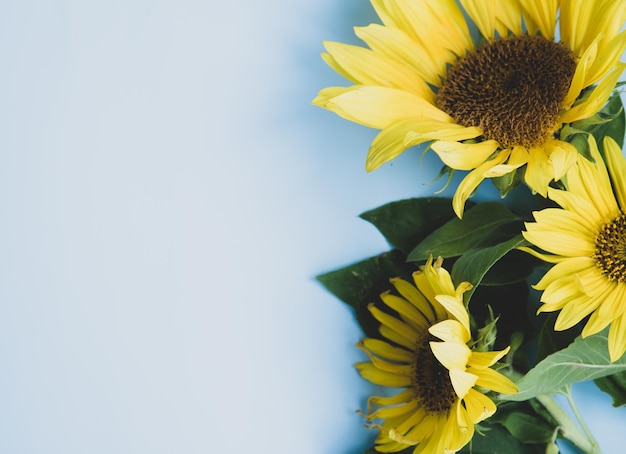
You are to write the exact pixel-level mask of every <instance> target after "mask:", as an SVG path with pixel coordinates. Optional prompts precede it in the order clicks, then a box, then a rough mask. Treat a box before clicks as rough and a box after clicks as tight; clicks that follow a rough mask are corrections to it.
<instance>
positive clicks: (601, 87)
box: [560, 62, 626, 123]
mask: <svg viewBox="0 0 626 454" xmlns="http://www.w3.org/2000/svg"><path fill="white" fill-rule="evenodd" d="M624 68H626V63H621V62H620V63H617V64H615V66H614V68H613V70H612V71H611V72H610V73H609V74H608V75H607V76H606V77H604V79H602V80H601V81H600V83H598V85H596V87H595V88H594V89H593V92H592V93H591V96H589V99H588V100H587V101H584V102H581V103H580V104H578V105H576V106H574V107H572V108H571V109H569V110H568V111H566V112H565V113H564V114H563V116H562V117H561V118H560V121H561V122H562V123H571V122H573V121H576V120H582V119H583V118H588V117H591V116H592V115H594V114H595V113H597V112H598V111H599V110H600V109H601V108H602V106H604V105H605V104H606V102H607V101H608V99H609V97H610V96H611V94H613V89H614V88H615V84H616V83H617V81H618V79H619V77H620V76H621V74H622V71H624Z"/></svg>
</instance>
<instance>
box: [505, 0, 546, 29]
mask: <svg viewBox="0 0 626 454" xmlns="http://www.w3.org/2000/svg"><path fill="white" fill-rule="evenodd" d="M553 1H554V0H553ZM496 7H497V9H496V18H497V25H496V30H497V31H498V33H499V35H500V36H506V35H507V30H510V31H511V32H513V34H514V35H515V36H519V35H521V34H522V17H523V10H522V8H521V4H520V2H518V1H512V2H502V1H500V2H497V3H496Z"/></svg>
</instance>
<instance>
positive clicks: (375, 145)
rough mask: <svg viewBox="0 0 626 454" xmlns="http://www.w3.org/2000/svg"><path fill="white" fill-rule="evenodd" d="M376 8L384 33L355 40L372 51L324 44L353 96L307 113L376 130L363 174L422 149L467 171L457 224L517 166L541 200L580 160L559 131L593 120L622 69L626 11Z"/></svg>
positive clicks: (409, 1) (491, 0)
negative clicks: (473, 199) (474, 198)
mask: <svg viewBox="0 0 626 454" xmlns="http://www.w3.org/2000/svg"><path fill="white" fill-rule="evenodd" d="M371 3H372V5H373V7H374V9H375V10H376V13H377V14H378V16H379V17H380V19H381V21H382V25H379V24H371V25H369V26H367V27H356V28H355V33H356V35H357V36H358V37H359V38H360V39H361V40H362V41H363V42H364V43H365V44H366V45H367V46H368V48H365V47H360V46H353V45H348V44H343V43H337V42H325V43H324V45H325V48H326V50H327V52H326V53H323V54H322V57H323V58H324V60H325V61H326V63H327V64H328V65H330V66H331V67H332V68H333V69H334V70H335V71H337V72H338V73H339V74H341V75H342V76H344V77H345V78H346V79H348V80H349V81H351V82H352V83H353V84H354V85H352V86H349V87H328V88H325V89H323V90H321V91H320V93H319V94H318V96H317V97H316V98H315V99H314V100H313V104H315V105H318V106H321V107H324V108H326V109H329V110H331V111H333V112H335V113H336V114H338V115H340V116H341V117H344V118H346V119H348V120H351V121H354V122H357V123H360V124H363V125H365V126H369V127H372V128H376V129H380V130H381V131H380V133H379V134H378V135H377V136H376V137H375V138H374V140H373V142H372V144H371V147H370V149H369V153H368V156H367V160H366V169H367V170H368V171H370V170H374V169H376V168H377V167H379V166H380V165H382V164H384V163H385V162H387V161H390V160H391V159H393V158H395V157H396V156H398V155H399V154H401V153H402V152H403V151H404V150H406V149H407V148H409V147H411V146H414V145H417V144H420V143H426V142H430V147H431V148H432V149H433V150H434V151H435V152H436V153H437V154H438V155H439V157H440V159H441V160H442V161H443V163H444V164H445V165H446V166H448V167H449V168H450V169H455V170H464V171H470V172H469V173H468V174H467V175H466V176H465V178H464V179H463V180H462V182H461V183H460V184H459V187H458V188H457V191H456V193H455V196H454V199H453V205H454V209H455V211H456V213H457V215H459V217H460V216H462V213H463V207H464V204H465V201H466V200H467V198H468V197H469V196H470V195H471V194H472V192H473V191H474V190H475V189H476V188H477V187H478V185H479V184H480V183H481V182H482V181H483V180H484V179H485V178H491V177H498V176H503V175H506V174H509V173H511V172H513V171H516V170H517V169H520V168H522V167H523V166H526V168H525V181H526V184H527V185H528V186H529V187H530V188H531V189H532V190H533V191H535V192H538V193H540V194H542V195H543V196H545V195H546V191H547V187H548V184H549V183H550V181H552V180H559V179H560V178H561V177H563V175H565V172H566V171H567V169H568V168H569V167H570V166H571V165H572V164H573V163H574V162H575V161H576V159H577V157H578V153H577V150H576V149H575V147H574V146H573V145H571V144H570V143H568V142H566V141H564V140H561V134H560V132H561V129H562V127H563V125H565V124H569V123H572V122H575V121H577V120H582V119H586V118H589V117H591V116H592V115H594V114H595V113H597V112H598V111H599V110H600V109H601V108H602V107H603V106H604V105H605V104H606V102H607V100H608V98H609V97H610V95H611V93H612V91H613V89H614V87H615V84H616V83H617V80H618V78H619V76H620V74H621V72H622V71H623V69H624V67H626V64H624V63H621V62H619V59H620V57H621V56H622V54H623V52H624V49H625V48H626V30H624V31H622V32H620V28H621V26H622V25H623V24H624V21H625V20H626V0H560V1H559V0H460V1H459V3H460V4H461V5H462V8H461V7H460V6H459V5H458V4H457V2H456V1H455V0H371ZM464 13H465V14H466V16H467V17H469V19H470V20H471V22H470V21H467V22H466V19H465V16H464ZM557 17H558V18H559V19H558V22H557ZM473 26H475V27H476V28H477V30H478V31H479V33H480V35H482V36H481V37H480V38H479V39H478V40H476V41H475V40H473V39H472V33H471V31H470V30H471V28H472V27H473ZM557 28H558V32H559V35H560V41H556V40H555V31H557ZM479 43H482V44H479ZM520 170H521V169H520Z"/></svg>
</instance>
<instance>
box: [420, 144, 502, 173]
mask: <svg viewBox="0 0 626 454" xmlns="http://www.w3.org/2000/svg"><path fill="white" fill-rule="evenodd" d="M498 147H499V143H498V142H496V141H495V140H485V141H484V142H479V143H459V142H450V141H444V140H439V141H437V142H434V143H433V144H432V145H431V148H432V149H433V151H434V152H435V153H437V155H438V156H439V158H440V159H441V160H442V161H443V162H444V163H445V164H446V165H447V166H448V167H451V168H453V169H457V170H472V169H475V168H476V167H478V166H480V165H481V164H482V163H484V162H485V161H486V160H487V159H489V157H490V156H491V155H492V154H493V153H494V152H495V151H496V150H497V149H498Z"/></svg>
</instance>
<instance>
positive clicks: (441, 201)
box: [360, 197, 473, 254]
mask: <svg viewBox="0 0 626 454" xmlns="http://www.w3.org/2000/svg"><path fill="white" fill-rule="evenodd" d="M469 206H473V203H471V204H470V205H469ZM360 217H361V218H362V219H365V220H366V221H368V222H370V223H371V224H373V225H374V226H375V227H376V228H377V229H378V230H379V231H380V233H382V234H383V236H384V237H385V239H386V240H387V241H388V242H389V244H391V245H392V246H393V247H395V248H398V249H400V250H401V251H403V252H404V253H405V254H406V253H408V252H409V251H410V250H412V249H413V248H414V247H415V246H416V245H417V244H419V242H420V241H422V240H423V239H424V238H426V236H427V235H429V234H430V233H432V232H433V231H434V230H436V229H438V228H439V227H441V226H442V225H443V224H444V223H446V222H447V221H449V220H450V219H453V218H455V217H456V215H455V214H454V211H453V210H452V199H449V198H443V197H424V198H419V199H407V200H400V201H397V202H391V203H388V204H386V205H383V206H381V207H378V208H374V209H373V210H369V211H366V212H365V213H362V214H361V215H360Z"/></svg>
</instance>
